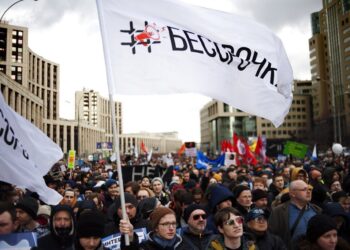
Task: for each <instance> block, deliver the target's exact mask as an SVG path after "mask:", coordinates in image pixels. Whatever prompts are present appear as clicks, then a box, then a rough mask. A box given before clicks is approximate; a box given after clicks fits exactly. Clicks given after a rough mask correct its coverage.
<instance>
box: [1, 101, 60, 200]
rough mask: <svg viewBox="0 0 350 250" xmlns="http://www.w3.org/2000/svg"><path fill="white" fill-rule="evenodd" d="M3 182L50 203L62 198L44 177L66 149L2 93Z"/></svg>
mask: <svg viewBox="0 0 350 250" xmlns="http://www.w3.org/2000/svg"><path fill="white" fill-rule="evenodd" d="M0 151H1V153H0V166H1V171H0V180H2V181H5V182H8V183H11V184H14V185H17V186H20V187H25V188H27V189H29V190H30V191H33V192H37V193H38V194H39V196H40V199H41V200H42V201H44V202H45V203H47V204H50V205H56V204H58V203H59V202H60V200H61V199H62V196H61V195H60V194H59V193H57V192H56V191H55V190H53V189H51V188H49V187H47V186H46V183H45V181H44V179H43V176H44V175H45V174H46V173H47V172H48V171H49V170H50V168H51V167H52V166H53V164H54V163H55V162H57V161H58V160H60V159H61V158H62V157H63V153H62V150H61V149H60V147H58V145H57V144H55V143H54V142H53V141H52V140H51V139H50V138H48V137H47V136H46V135H45V134H44V133H43V132H42V131H41V130H40V129H38V128H37V127H35V126H34V125H33V124H31V123H30V122H29V121H27V120H26V119H24V118H23V117H22V116H20V115H18V114H17V113H16V112H15V111H14V110H13V109H12V108H11V107H9V106H8V105H7V104H6V103H5V100H4V98H3V96H2V95H1V94H0Z"/></svg>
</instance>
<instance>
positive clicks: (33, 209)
mask: <svg viewBox="0 0 350 250" xmlns="http://www.w3.org/2000/svg"><path fill="white" fill-rule="evenodd" d="M16 208H20V209H22V210H23V211H25V212H26V213H27V214H29V216H30V217H32V218H33V219H36V216H37V213H38V209H39V204H38V201H37V200H36V199H34V198H32V197H25V198H23V199H22V200H20V201H19V202H18V203H17V205H16Z"/></svg>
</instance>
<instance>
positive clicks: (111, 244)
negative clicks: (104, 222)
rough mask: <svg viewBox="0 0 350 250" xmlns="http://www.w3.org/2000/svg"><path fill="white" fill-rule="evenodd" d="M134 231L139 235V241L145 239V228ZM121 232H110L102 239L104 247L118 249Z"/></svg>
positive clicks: (111, 249)
mask: <svg viewBox="0 0 350 250" xmlns="http://www.w3.org/2000/svg"><path fill="white" fill-rule="evenodd" d="M134 232H135V233H136V234H137V236H138V237H139V242H142V241H144V240H145V239H146V235H147V231H146V228H139V229H135V230H134ZM120 241H121V234H120V233H118V234H112V235H110V236H107V237H105V238H103V239H102V244H103V246H104V247H105V248H107V249H110V250H120Z"/></svg>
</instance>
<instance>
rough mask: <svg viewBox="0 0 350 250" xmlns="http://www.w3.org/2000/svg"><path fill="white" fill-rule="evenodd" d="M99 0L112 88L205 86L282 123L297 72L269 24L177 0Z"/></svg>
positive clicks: (198, 89) (170, 90) (167, 90)
mask: <svg viewBox="0 0 350 250" xmlns="http://www.w3.org/2000/svg"><path fill="white" fill-rule="evenodd" d="M96 2H97V8H98V14H99V21H100V29H101V35H102V41H103V48H104V57H105V62H106V69H107V80H108V85H109V91H110V93H111V94H136V95H137V94H140V95H144V94H152V95H153V94H174V93H200V94H203V95H206V96H209V97H212V98H213V99H216V100H220V101H222V102H225V103H227V104H229V105H231V106H233V107H235V108H238V109H240V110H243V111H245V112H247V113H250V114H252V115H257V116H260V117H263V118H266V119H268V120H270V121H271V122H272V123H273V124H274V125H275V126H279V125H280V124H282V123H283V120H284V117H285V116H286V115H287V114H288V111H289V108H290V105H291V103H292V99H293V98H292V82H293V72H292V68H291V65H290V63H289V60H288V58H287V55H286V52H285V50H284V47H283V44H282V42H281V41H280V39H279V38H278V37H277V36H276V35H274V34H273V33H272V32H271V31H270V30H268V29H267V28H266V27H265V26H263V25H260V24H258V23H256V22H253V21H252V20H249V19H247V18H244V17H241V16H238V15H235V14H232V13H227V12H223V11H217V10H213V9H209V8H204V7H197V6H194V5H191V4H188V3H184V2H181V1H175V0H148V1H139V0H118V1H110V0H96ZM169 10H171V11H169ZM198 20H201V21H200V22H199V21H198Z"/></svg>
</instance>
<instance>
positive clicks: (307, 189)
mask: <svg viewBox="0 0 350 250" xmlns="http://www.w3.org/2000/svg"><path fill="white" fill-rule="evenodd" d="M312 189H313V188H310V187H305V188H302V189H294V190H295V191H302V192H306V191H310V192H312Z"/></svg>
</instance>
